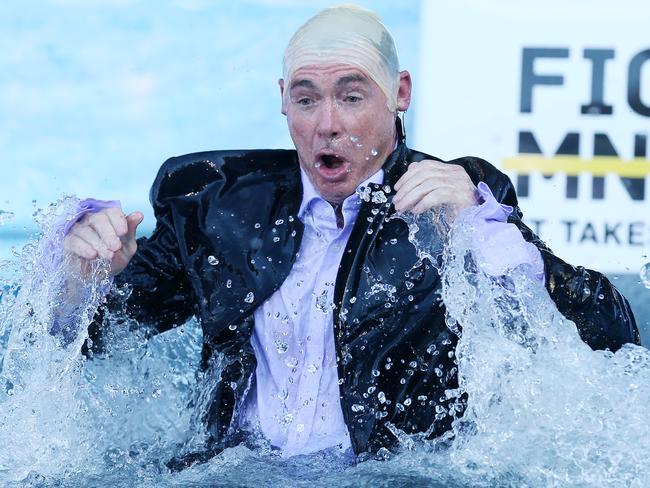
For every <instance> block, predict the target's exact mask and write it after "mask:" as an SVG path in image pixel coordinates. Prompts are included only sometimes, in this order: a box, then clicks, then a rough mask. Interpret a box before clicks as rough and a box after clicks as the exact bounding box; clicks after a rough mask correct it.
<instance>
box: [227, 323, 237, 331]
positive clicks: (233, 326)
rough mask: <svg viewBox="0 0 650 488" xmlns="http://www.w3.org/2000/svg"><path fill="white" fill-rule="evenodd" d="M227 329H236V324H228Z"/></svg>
mask: <svg viewBox="0 0 650 488" xmlns="http://www.w3.org/2000/svg"><path fill="white" fill-rule="evenodd" d="M228 329H230V330H236V329H237V326H236V325H235V324H230V325H229V326H228Z"/></svg>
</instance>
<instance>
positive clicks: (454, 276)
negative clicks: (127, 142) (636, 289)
mask: <svg viewBox="0 0 650 488" xmlns="http://www.w3.org/2000/svg"><path fill="white" fill-rule="evenodd" d="M368 197H369V198H370V195H368ZM74 205H75V201H74V200H73V199H67V200H63V201H61V202H59V204H58V205H57V206H56V207H53V208H51V209H50V210H49V211H48V212H45V213H43V214H42V215H41V216H40V217H39V224H40V225H41V229H42V235H41V237H40V239H39V240H37V241H34V242H32V243H30V244H29V245H28V246H26V248H25V249H24V250H23V252H22V253H21V260H20V262H19V263H18V264H17V265H15V266H14V268H11V269H10V268H8V267H7V268H5V269H3V270H2V272H3V273H6V274H7V276H2V287H0V290H2V294H1V295H0V361H1V362H0V368H1V369H0V445H2V446H3V449H0V484H2V485H5V486H26V485H28V486H29V485H31V486H61V485H66V486H67V485H71V486H95V485H101V486H135V485H137V486H215V485H216V486H220V485H223V486H230V485H240V486H252V485H258V486H286V485H290V486H331V485H338V486H343V487H345V486H400V485H411V486H449V485H452V486H549V485H561V486H566V485H578V486H619V485H622V486H647V485H648V483H650V466H649V465H648V463H647V455H648V453H650V427H648V426H647V425H648V422H647V420H648V413H649V409H648V406H647V405H649V404H650V356H649V354H648V351H647V350H646V349H644V348H641V347H636V346H631V345H629V346H625V347H624V348H623V349H621V350H620V351H618V352H617V353H615V354H612V353H609V352H602V351H600V352H594V351H592V350H591V349H590V348H589V347H588V346H586V345H585V344H584V343H583V342H582V341H581V340H580V338H579V336H578V334H577V331H576V328H575V326H574V325H573V324H572V323H571V322H569V321H568V320H566V319H565V318H564V317H562V316H561V315H560V314H559V312H558V311H557V309H556V308H555V306H554V305H553V303H552V302H551V300H550V298H549V297H548V295H547V293H546V291H545V290H544V288H543V286H542V285H541V284H539V283H537V282H535V281H531V280H530V279H529V278H528V276H527V275H526V272H525V270H523V269H515V270H513V271H512V272H511V273H510V274H509V275H508V276H505V277H500V278H494V277H490V276H487V275H485V274H483V273H482V272H481V271H480V270H478V269H477V268H476V266H473V265H471V264H472V239H471V232H472V228H471V224H470V222H471V211H470V212H466V213H463V214H461V215H460V216H459V217H458V219H457V220H456V222H455V223H454V225H453V228H451V230H450V227H449V225H448V224H447V219H446V216H445V213H444V212H438V213H436V214H434V215H433V218H432V215H431V214H427V215H421V216H412V215H410V214H404V215H401V216H398V217H397V218H403V219H404V220H406V222H407V223H408V225H409V229H410V239H411V241H412V242H413V243H414V245H415V246H416V250H417V253H418V257H419V258H420V259H429V260H430V261H431V262H432V263H434V265H436V266H438V267H439V269H440V272H441V277H442V280H443V289H442V298H443V300H444V302H445V304H446V306H447V310H448V316H447V322H448V325H449V327H450V328H451V329H452V330H458V325H461V326H462V336H461V337H460V340H459V343H458V348H457V351H456V361H457V366H458V370H459V389H458V390H456V391H449V392H448V393H447V394H448V395H449V396H450V397H454V396H460V395H461V394H464V393H466V394H467V395H468V398H469V400H468V404H467V409H466V412H465V415H464V416H463V417H462V418H459V419H457V420H456V421H455V423H454V426H453V431H452V432H450V434H449V435H448V436H445V438H444V439H440V440H436V441H423V440H421V438H419V437H418V436H408V435H406V434H404V433H402V432H400V431H398V430H397V429H393V431H394V434H395V435H396V436H397V437H398V438H399V439H400V446H401V447H400V451H399V452H398V453H396V454H391V453H389V452H388V451H385V452H383V451H382V454H383V456H384V457H385V459H386V461H383V462H380V461H367V462H364V463H360V464H358V465H356V466H351V464H350V462H349V461H343V460H341V459H340V458H339V457H337V456H334V455H332V454H331V453H328V452H322V453H317V454H314V455H309V456H296V457H293V458H289V459H283V458H281V457H279V456H278V455H277V454H274V453H273V452H272V451H271V450H270V449H269V448H268V446H265V445H264V444H263V443H261V444H260V446H258V447H256V448H251V447H250V446H249V447H244V446H238V447H235V448H231V449H226V450H225V451H224V452H223V453H221V454H219V455H218V456H216V457H215V458H213V459H212V460H211V461H209V462H208V463H205V464H202V465H197V466H193V467H191V468H189V469H186V470H184V471H182V472H180V473H170V472H169V471H168V470H167V469H166V468H165V467H164V462H165V461H166V460H168V459H169V458H171V457H172V456H174V455H178V454H182V453H185V452H191V451H192V450H195V449H196V448H198V447H200V446H201V445H202V444H203V442H204V439H205V435H206V433H205V432H204V430H203V427H202V421H201V419H202V417H203V415H204V413H205V411H206V409H207V407H208V404H209V399H210V396H211V394H212V391H213V389H214V387H215V386H216V385H217V383H218V381H219V380H220V371H221V367H222V365H221V363H220V359H219V358H216V360H215V361H214V362H213V363H212V364H211V366H210V368H209V369H208V371H206V372H204V373H200V374H195V373H194V372H195V370H196V368H197V364H198V361H199V355H200V347H201V332H200V327H199V325H198V323H197V322H196V321H194V320H193V321H190V322H189V323H187V324H185V325H184V326H182V327H178V328H176V329H175V330H174V331H171V332H168V333H165V334H161V335H158V336H156V337H154V338H151V339H147V338H146V333H143V334H139V333H135V332H134V331H133V330H132V329H133V325H134V324H130V323H129V322H128V321H125V320H124V318H123V317H120V316H119V315H115V316H112V315H109V316H108V322H110V324H107V325H106V326H107V327H111V331H114V334H113V335H112V336H111V346H110V351H109V353H108V354H107V355H104V356H98V357H95V358H94V359H92V360H86V359H84V357H83V356H82V355H81V348H82V345H83V344H84V342H85V341H87V337H88V335H87V327H88V325H89V324H90V323H91V321H92V320H93V316H94V315H95V311H96V309H97V307H98V306H99V305H100V304H101V302H102V300H103V291H102V290H103V289H104V288H105V287H106V286H107V284H106V274H107V266H106V263H104V262H101V261H97V262H95V263H93V265H92V266H91V268H90V269H89V270H82V269H81V268H80V267H79V263H78V262H75V261H74V259H71V258H69V257H66V256H64V255H61V254H60V253H58V252H57V249H60V245H61V241H62V238H63V236H62V235H61V230H60V229H61V225H60V222H61V221H62V219H65V216H66V215H69V214H70V213H71V211H72V209H73V207H74ZM468 263H469V264H468ZM16 282H17V283H19V284H12V283H16ZM75 283H76V284H77V286H76V288H75V286H73V285H74V284H75ZM79 283H81V284H82V286H81V287H79V286H78V285H79ZM66 287H67V289H66ZM379 288H381V287H378V289H377V292H378V293H380V292H381V294H382V295H385V296H386V297H385V299H386V300H390V298H391V296H390V295H391V293H390V292H391V291H392V290H386V289H383V288H382V289H379ZM71 289H79V290H81V291H80V292H78V295H76V296H75V297H74V298H75V299H74V300H72V299H71V297H70V290H71ZM66 293H67V294H66ZM124 293H128V290H126V291H124ZM70 303H76V304H77V305H76V306H74V307H72V306H70V305H69V304H70ZM63 319H65V320H64V323H62V320H63ZM57 331H58V332H59V333H57V334H54V335H52V332H57ZM281 346H282V345H278V347H281Z"/></svg>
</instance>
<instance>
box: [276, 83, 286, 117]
mask: <svg viewBox="0 0 650 488" xmlns="http://www.w3.org/2000/svg"><path fill="white" fill-rule="evenodd" d="M278 85H280V98H281V99H282V109H281V112H282V115H287V107H286V105H285V103H284V80H283V79H282V78H280V79H279V80H278Z"/></svg>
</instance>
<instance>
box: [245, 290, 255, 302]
mask: <svg viewBox="0 0 650 488" xmlns="http://www.w3.org/2000/svg"><path fill="white" fill-rule="evenodd" d="M254 300H255V295H254V294H253V292H252V291H249V292H248V294H247V295H246V298H244V301H245V302H246V303H253V301H254Z"/></svg>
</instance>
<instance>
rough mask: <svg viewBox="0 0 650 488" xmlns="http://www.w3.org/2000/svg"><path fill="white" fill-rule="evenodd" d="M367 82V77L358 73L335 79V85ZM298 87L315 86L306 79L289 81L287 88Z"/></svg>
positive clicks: (312, 87) (311, 87)
mask: <svg viewBox="0 0 650 488" xmlns="http://www.w3.org/2000/svg"><path fill="white" fill-rule="evenodd" d="M367 82H368V79H367V78H366V77H365V76H362V75H360V74H353V75H346V76H341V77H340V78H339V79H338V80H337V81H336V85H337V86H343V85H347V84H348V83H367ZM298 87H304V88H309V89H314V88H316V84H315V83H314V82H313V81H311V80H307V79H302V80H296V81H294V82H292V83H291V86H290V87H289V90H293V89H294V88H298Z"/></svg>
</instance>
